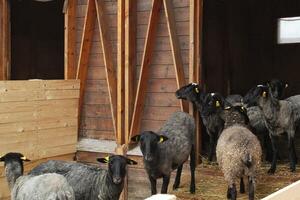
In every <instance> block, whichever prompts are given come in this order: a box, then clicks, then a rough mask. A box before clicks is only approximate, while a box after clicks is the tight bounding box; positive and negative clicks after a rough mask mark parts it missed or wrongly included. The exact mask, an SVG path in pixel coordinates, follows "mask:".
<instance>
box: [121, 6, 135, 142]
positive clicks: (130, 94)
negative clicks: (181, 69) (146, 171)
mask: <svg viewBox="0 0 300 200" xmlns="http://www.w3.org/2000/svg"><path fill="white" fill-rule="evenodd" d="M136 6H137V2H136V0H130V1H125V118H124V120H125V126H124V128H125V143H126V144H128V143H129V142H130V126H131V119H132V112H133V106H134V95H135V87H134V85H135V84H134V83H135V76H134V74H135V70H134V69H135V66H136V17H137V16H136V15H137V12H136Z"/></svg>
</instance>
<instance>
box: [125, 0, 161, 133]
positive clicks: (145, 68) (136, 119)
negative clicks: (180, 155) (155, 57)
mask: <svg viewBox="0 0 300 200" xmlns="http://www.w3.org/2000/svg"><path fill="white" fill-rule="evenodd" d="M161 4H162V0H153V3H152V10H151V13H150V18H149V25H148V29H147V35H146V40H145V47H144V53H143V58H142V64H141V72H140V77H139V83H138V87H137V94H136V99H135V105H134V110H133V116H132V123H131V129H130V137H131V136H133V135H135V134H137V133H138V132H139V130H140V125H141V120H142V116H143V109H144V102H145V96H146V90H147V84H148V77H149V66H150V62H151V58H152V53H153V47H154V43H155V34H156V31H157V25H158V17H159V9H160V7H161Z"/></svg>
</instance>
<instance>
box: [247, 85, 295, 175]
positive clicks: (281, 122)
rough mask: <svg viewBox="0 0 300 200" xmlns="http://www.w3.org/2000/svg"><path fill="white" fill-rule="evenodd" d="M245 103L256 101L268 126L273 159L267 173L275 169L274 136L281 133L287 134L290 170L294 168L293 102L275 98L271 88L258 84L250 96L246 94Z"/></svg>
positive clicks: (275, 146)
mask: <svg viewBox="0 0 300 200" xmlns="http://www.w3.org/2000/svg"><path fill="white" fill-rule="evenodd" d="M245 100H246V103H250V104H251V103H252V102H256V103H257V104H258V106H260V108H261V109H262V111H263V114H264V121H265V124H266V127H267V128H268V131H269V135H270V138H271V143H272V149H273V160H272V165H271V168H270V169H269V171H268V172H269V173H274V172H275V170H276V162H277V156H278V149H277V144H276V140H275V137H276V136H279V135H281V134H283V133H284V132H286V133H287V135H288V148H289V156H290V170H291V171H295V170H296V162H297V156H296V151H295V144H294V136H295V130H296V121H297V115H296V113H295V110H294V107H293V104H292V103H291V102H290V101H287V100H278V99H276V98H275V97H274V96H273V94H272V92H271V88H269V87H268V86H265V85H258V86H257V87H256V89H255V90H254V92H253V93H252V97H251V96H248V98H247V99H245Z"/></svg>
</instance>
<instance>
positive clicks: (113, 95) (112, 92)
mask: <svg viewBox="0 0 300 200" xmlns="http://www.w3.org/2000/svg"><path fill="white" fill-rule="evenodd" d="M95 1H96V11H97V18H98V25H99V30H100V40H101V46H102V50H103V56H104V57H103V58H104V65H105V73H106V81H107V85H108V93H109V101H110V108H111V114H112V121H113V127H114V132H115V137H116V138H118V136H117V126H116V124H117V123H116V122H117V78H116V73H115V68H114V65H113V58H112V48H111V44H110V36H109V30H108V25H107V20H106V17H105V13H106V12H105V9H104V1H103V0H95Z"/></svg>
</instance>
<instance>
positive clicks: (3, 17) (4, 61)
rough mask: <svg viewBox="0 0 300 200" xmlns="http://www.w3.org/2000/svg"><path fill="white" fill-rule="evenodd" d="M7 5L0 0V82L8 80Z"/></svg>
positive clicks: (3, 0)
mask: <svg viewBox="0 0 300 200" xmlns="http://www.w3.org/2000/svg"><path fill="white" fill-rule="evenodd" d="M9 27H10V24H9V5H8V1H7V0H0V80H7V79H9V74H10V69H9V68H10V48H9V47H10V45H9V44H10V36H9Z"/></svg>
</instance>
